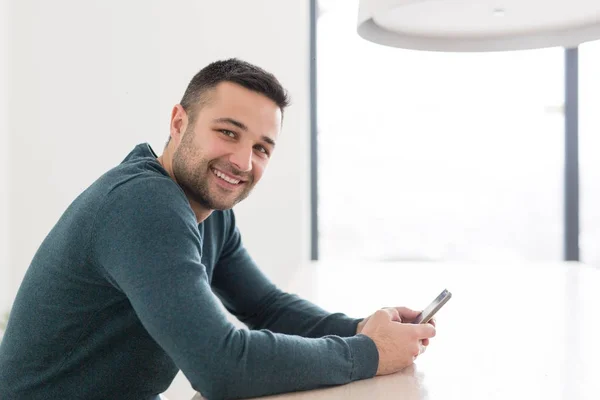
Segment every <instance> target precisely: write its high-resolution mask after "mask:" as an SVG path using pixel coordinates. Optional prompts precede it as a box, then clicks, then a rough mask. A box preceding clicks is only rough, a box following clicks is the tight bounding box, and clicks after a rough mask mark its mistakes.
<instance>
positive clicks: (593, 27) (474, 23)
mask: <svg viewBox="0 0 600 400" xmlns="http://www.w3.org/2000/svg"><path fill="white" fill-rule="evenodd" d="M357 30H358V34H359V35H360V36H361V37H363V38H364V39H366V40H369V41H372V42H375V43H378V44H381V45H386V46H392V47H400V48H405V49H414V50H430V51H449V52H461V51H465V52H468V51H472V52H474V51H505V50H524V49H534V48H543V47H555V46H562V47H575V46H577V45H579V44H581V43H583V42H587V41H591V40H597V39H600V0H360V3H359V12H358V29H357Z"/></svg>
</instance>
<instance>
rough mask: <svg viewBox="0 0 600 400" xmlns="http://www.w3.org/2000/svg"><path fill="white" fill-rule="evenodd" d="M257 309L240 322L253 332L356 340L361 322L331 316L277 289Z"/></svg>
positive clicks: (305, 301)
mask: <svg viewBox="0 0 600 400" xmlns="http://www.w3.org/2000/svg"><path fill="white" fill-rule="evenodd" d="M256 309H257V312H256V313H255V314H252V315H250V316H248V317H247V318H243V317H242V318H240V319H241V320H242V322H244V323H246V324H247V325H248V326H249V327H251V328H252V329H269V330H271V331H273V332H278V333H286V334H291V335H299V336H304V337H311V338H317V337H323V336H326V335H337V336H342V337H349V336H353V335H355V334H356V328H357V325H358V323H359V321H360V319H354V318H350V317H348V316H346V315H344V314H341V313H334V314H331V313H329V312H327V311H325V310H323V309H322V308H321V307H319V306H317V305H315V304H313V303H311V302H310V301H308V300H304V299H301V298H299V297H298V296H296V295H293V294H289V293H285V292H282V291H279V290H277V289H273V290H272V291H271V292H270V293H269V294H268V295H267V296H265V297H264V299H263V301H262V302H261V303H260V304H259V305H258V307H257V308H256Z"/></svg>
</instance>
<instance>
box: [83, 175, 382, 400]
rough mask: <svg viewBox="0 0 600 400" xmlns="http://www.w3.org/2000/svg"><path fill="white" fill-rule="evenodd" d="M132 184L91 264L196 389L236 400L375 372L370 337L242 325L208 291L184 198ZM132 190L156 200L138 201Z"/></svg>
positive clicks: (113, 207) (103, 225)
mask: <svg viewBox="0 0 600 400" xmlns="http://www.w3.org/2000/svg"><path fill="white" fill-rule="evenodd" d="M131 185H137V187H134V188H130V190H129V191H123V192H117V193H113V194H112V195H111V197H110V198H109V200H108V204H107V205H106V206H105V208H104V210H103V211H102V215H101V217H100V218H98V219H97V221H98V223H97V224H96V225H95V232H94V235H93V236H94V240H93V242H92V247H93V249H94V254H95V260H96V262H97V264H98V265H99V266H100V267H102V268H104V269H105V270H106V272H107V275H108V276H109V277H110V279H111V281H112V282H113V284H114V285H115V286H116V287H118V288H119V289H120V290H121V291H122V292H123V293H124V294H125V295H126V296H127V298H128V299H129V301H130V302H131V305H132V306H133V308H134V310H135V312H136V314H137V316H138V317H139V319H140V321H141V322H142V324H143V325H144V327H145V328H146V330H147V331H148V332H149V334H150V335H151V336H152V337H153V339H154V340H156V342H157V343H158V344H159V345H160V346H161V347H162V348H163V349H164V350H165V351H166V352H167V353H168V354H169V355H170V356H171V358H172V359H173V360H174V362H175V364H176V365H177V366H178V367H179V368H181V370H182V371H183V373H184V374H185V375H186V377H187V378H188V380H189V381H190V382H191V384H192V386H193V387H194V389H195V390H197V391H199V392H200V393H202V394H203V396H205V397H206V398H207V399H210V400H213V399H235V398H242V397H254V396H262V395H267V394H274V393H281V392H291V391H297V390H308V389H313V388H317V387H322V386H328V385H337V384H344V383H348V382H350V381H353V380H358V379H364V378H368V377H372V376H374V375H375V373H376V371H377V366H378V352H377V348H376V346H375V343H374V342H373V341H372V340H371V339H370V338H368V337H367V336H364V335H358V336H354V337H349V338H341V337H337V336H329V337H324V338H320V339H311V338H302V337H298V336H289V335H282V334H277V333H272V332H270V331H266V330H265V331H248V330H245V329H236V328H235V327H234V326H233V325H232V324H231V323H230V322H229V321H227V319H226V317H225V315H223V313H222V312H221V311H220V309H219V307H218V304H217V301H216V298H215V297H214V295H213V294H212V292H211V289H210V286H209V283H208V278H207V275H206V270H205V268H204V266H203V265H202V264H201V262H200V247H199V246H200V238H199V234H198V230H197V228H196V227H195V226H194V216H193V214H192V211H191V210H190V209H189V205H187V204H186V203H185V198H182V199H181V204H180V205H179V209H178V207H173V196H177V195H178V193H169V192H166V191H165V190H164V185H158V187H154V185H153V184H152V182H150V183H146V184H144V185H142V184H136V183H132V184H131ZM131 192H135V193H136V196H137V198H140V199H152V201H151V202H149V204H145V205H144V207H139V206H138V205H137V204H136V203H134V202H132V201H130V199H128V196H127V195H126V193H131ZM185 213H189V214H190V215H185ZM182 215H183V216H182ZM123 221H127V222H126V223H123ZM250 288H251V287H250Z"/></svg>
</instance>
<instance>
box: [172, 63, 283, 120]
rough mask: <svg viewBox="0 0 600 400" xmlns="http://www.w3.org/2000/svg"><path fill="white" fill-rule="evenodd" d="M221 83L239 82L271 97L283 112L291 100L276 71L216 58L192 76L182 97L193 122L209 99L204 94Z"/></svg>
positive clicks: (183, 105)
mask: <svg viewBox="0 0 600 400" xmlns="http://www.w3.org/2000/svg"><path fill="white" fill-rule="evenodd" d="M221 82H232V83H236V84H238V85H240V86H243V87H245V88H246V89H249V90H252V91H254V92H257V93H260V94H263V95H265V96H267V97H268V98H269V99H271V100H273V102H275V104H277V106H279V108H280V109H281V113H282V115H283V110H284V109H285V108H286V107H287V106H288V105H289V103H290V100H289V97H288V94H287V91H286V90H285V89H284V88H283V87H282V86H281V84H280V83H279V81H278V80H277V78H275V76H274V75H273V74H271V73H269V72H267V71H265V70H263V69H262V68H259V67H257V66H256V65H252V64H250V63H248V62H246V61H242V60H239V59H237V58H230V59H228V60H222V61H215V62H213V63H211V64H209V65H207V66H206V67H204V68H202V69H201V70H200V72H198V73H197V74H196V75H195V76H194V77H193V78H192V80H191V81H190V83H189V84H188V87H187V89H186V90H185V93H184V95H183V98H182V99H181V102H180V103H181V106H182V107H183V109H184V110H185V111H186V113H188V118H189V121H190V124H192V123H193V122H194V120H195V119H196V114H197V112H198V109H199V108H201V107H202V105H203V104H206V103H207V102H208V101H209V98H207V97H206V96H203V95H204V94H205V93H206V92H207V91H210V90H212V89H214V88H215V87H216V86H217V85H218V84H219V83H221Z"/></svg>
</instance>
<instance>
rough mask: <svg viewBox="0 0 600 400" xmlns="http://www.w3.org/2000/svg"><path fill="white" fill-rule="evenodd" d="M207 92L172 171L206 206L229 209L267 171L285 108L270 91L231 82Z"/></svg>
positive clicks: (183, 140)
mask: <svg viewBox="0 0 600 400" xmlns="http://www.w3.org/2000/svg"><path fill="white" fill-rule="evenodd" d="M208 96H209V98H210V100H209V102H208V103H207V104H205V105H203V106H202V107H201V108H200V109H199V110H198V111H197V112H196V120H195V121H194V123H193V125H192V124H188V125H187V127H186V129H185V132H184V134H183V136H182V138H181V141H180V143H179V145H178V146H177V149H176V150H175V153H174V154H173V174H174V175H175V179H176V180H177V183H179V185H180V186H181V187H182V188H183V190H184V191H185V192H186V194H187V195H188V196H189V197H190V198H191V199H193V200H194V201H196V202H197V203H199V204H200V205H201V206H203V207H205V208H206V209H209V210H226V209H229V208H232V207H233V206H234V205H235V204H237V203H239V202H240V201H242V200H243V199H245V198H246V197H247V196H248V195H249V194H250V192H251V190H252V188H253V187H254V185H256V184H257V183H258V181H259V180H260V178H261V177H262V174H263V172H264V170H265V168H266V166H267V164H268V162H269V158H270V156H271V154H272V152H273V150H274V147H275V141H276V140H277V137H278V135H279V131H280V127H281V110H280V109H279V107H278V106H277V104H275V102H273V101H272V100H271V99H269V98H268V97H266V96H264V95H262V94H259V93H256V92H253V91H250V90H248V89H246V88H244V87H242V86H239V85H237V84H234V83H230V82H222V83H220V84H218V85H217V86H216V88H215V89H214V91H213V92H212V93H210V94H209V95H208Z"/></svg>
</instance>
